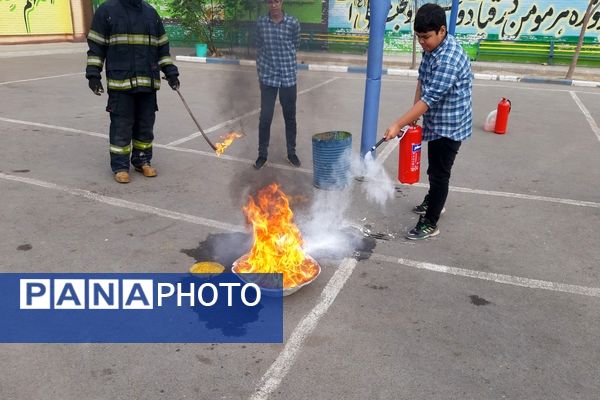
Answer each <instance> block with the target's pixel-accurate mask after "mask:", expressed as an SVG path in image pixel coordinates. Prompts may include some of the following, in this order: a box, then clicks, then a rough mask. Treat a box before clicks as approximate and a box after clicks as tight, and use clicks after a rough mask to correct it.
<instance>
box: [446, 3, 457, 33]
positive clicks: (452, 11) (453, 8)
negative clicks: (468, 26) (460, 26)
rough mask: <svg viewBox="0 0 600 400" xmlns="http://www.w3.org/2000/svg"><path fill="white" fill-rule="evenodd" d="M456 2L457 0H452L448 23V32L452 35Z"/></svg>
mask: <svg viewBox="0 0 600 400" xmlns="http://www.w3.org/2000/svg"><path fill="white" fill-rule="evenodd" d="M458 2H459V0H452V10H451V11H450V23H449V24H448V33H450V34H451V35H452V36H454V32H456V18H457V17H458Z"/></svg>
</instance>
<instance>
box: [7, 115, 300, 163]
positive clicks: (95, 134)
mask: <svg viewBox="0 0 600 400" xmlns="http://www.w3.org/2000/svg"><path fill="white" fill-rule="evenodd" d="M0 121H3V122H10V123H14V124H20V125H30V126H36V127H40V128H47V129H54V130H58V131H64V132H73V133H81V134H82V135H87V136H93V137H99V138H102V139H108V135H105V134H102V133H98V132H90V131H84V130H81V129H73V128H65V127H62V126H56V125H48V124H40V123H38V122H28V121H21V120H18V119H10V118H2V117H0ZM153 146H154V147H155V148H159V149H166V150H172V151H179V152H182V153H192V154H199V155H202V156H206V157H214V158H220V159H223V160H229V161H237V162H241V163H243V164H249V165H252V164H254V161H252V160H249V159H246V158H240V157H234V156H229V155H227V154H223V155H221V156H218V155H217V154H216V153H215V152H214V151H202V150H195V149H188V148H185V147H175V146H170V145H164V144H159V143H153ZM265 168H277V169H283V170H286V171H299V172H304V173H309V174H311V173H312V170H310V169H307V168H296V167H292V166H291V165H284V164H275V163H268V164H267V165H266V166H265Z"/></svg>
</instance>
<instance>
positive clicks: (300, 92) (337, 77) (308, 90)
mask: <svg viewBox="0 0 600 400" xmlns="http://www.w3.org/2000/svg"><path fill="white" fill-rule="evenodd" d="M338 79H340V77H339V76H334V77H333V78H329V79H327V80H326V81H323V82H321V83H317V84H316V85H314V86H311V87H309V88H307V89H304V90H301V91H299V92H298V94H305V93H308V92H310V91H312V90H315V89H318V88H320V87H321V86H325V85H328V84H330V83H331V82H333V81H337V80H338Z"/></svg>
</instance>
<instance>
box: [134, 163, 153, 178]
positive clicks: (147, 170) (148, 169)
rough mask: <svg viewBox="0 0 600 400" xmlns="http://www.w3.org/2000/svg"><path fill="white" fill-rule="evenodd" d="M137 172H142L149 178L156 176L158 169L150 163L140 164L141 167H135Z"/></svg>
mask: <svg viewBox="0 0 600 400" xmlns="http://www.w3.org/2000/svg"><path fill="white" fill-rule="evenodd" d="M135 170H136V171H137V172H141V173H142V174H144V176H145V177H147V178H153V177H155V176H156V169H154V168H153V167H151V166H150V164H144V165H140V166H139V167H135Z"/></svg>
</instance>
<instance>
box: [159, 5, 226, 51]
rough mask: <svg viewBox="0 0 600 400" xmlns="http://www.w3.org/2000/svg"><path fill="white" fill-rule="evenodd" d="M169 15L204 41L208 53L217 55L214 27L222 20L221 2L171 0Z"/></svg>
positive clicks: (195, 36) (196, 37) (195, 37)
mask: <svg viewBox="0 0 600 400" xmlns="http://www.w3.org/2000/svg"><path fill="white" fill-rule="evenodd" d="M169 11H170V13H171V16H172V17H173V18H175V19H177V20H178V21H179V23H180V24H181V26H182V27H183V28H184V29H186V30H187V31H188V33H190V34H192V35H193V36H194V39H196V40H199V41H202V42H204V43H206V45H207V47H208V51H209V55H212V56H217V55H219V50H218V49H217V46H216V45H215V39H216V35H215V34H216V28H217V26H218V25H219V23H220V22H221V21H222V20H223V4H222V1H220V0H171V2H170V3H169Z"/></svg>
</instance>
